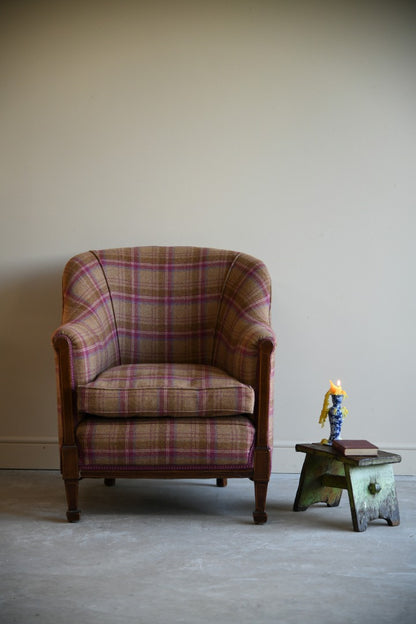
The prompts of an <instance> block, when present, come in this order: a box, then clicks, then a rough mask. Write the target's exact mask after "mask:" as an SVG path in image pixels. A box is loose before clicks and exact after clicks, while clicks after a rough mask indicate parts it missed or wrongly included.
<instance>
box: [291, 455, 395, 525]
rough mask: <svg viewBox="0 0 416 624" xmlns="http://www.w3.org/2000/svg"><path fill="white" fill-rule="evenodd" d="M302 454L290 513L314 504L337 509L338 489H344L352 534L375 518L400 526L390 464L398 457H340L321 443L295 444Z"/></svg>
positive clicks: (340, 492) (339, 490)
mask: <svg viewBox="0 0 416 624" xmlns="http://www.w3.org/2000/svg"><path fill="white" fill-rule="evenodd" d="M296 450H297V451H299V452H302V453H306V457H305V461H304V463H303V468H302V473H301V475H300V480H299V487H298V491H297V493H296V498H295V502H294V505H293V510H294V511H305V509H307V508H308V507H309V506H310V505H313V504H314V503H326V504H327V506H328V507H337V506H338V505H339V502H340V500H341V495H342V490H348V497H349V501H350V508H351V516H352V524H353V527H354V531H365V530H366V528H367V524H368V522H370V520H375V519H376V518H383V519H384V520H387V523H388V524H389V525H390V526H397V525H398V524H400V515H399V505H398V503H397V496H396V486H395V482H394V473H393V467H392V464H394V463H397V462H400V461H401V459H402V458H401V457H400V455H396V454H395V453H387V452H385V451H379V452H378V455H376V456H372V457H370V456H366V457H356V456H353V457H351V456H350V457H344V456H343V455H340V454H339V453H337V452H336V451H334V450H333V448H332V447H331V446H328V445H325V444H296Z"/></svg>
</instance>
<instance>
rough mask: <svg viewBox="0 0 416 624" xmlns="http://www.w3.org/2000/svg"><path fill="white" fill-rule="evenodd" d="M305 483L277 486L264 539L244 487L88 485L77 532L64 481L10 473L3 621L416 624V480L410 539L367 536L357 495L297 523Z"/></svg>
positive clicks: (5, 486) (400, 488) (2, 496)
mask: <svg viewBox="0 0 416 624" xmlns="http://www.w3.org/2000/svg"><path fill="white" fill-rule="evenodd" d="M297 483H298V475H273V477H272V481H271V484H270V488H269V496H268V506H267V509H268V513H269V522H268V523H267V524H266V525H264V526H255V525H254V524H252V521H251V512H252V509H253V485H252V483H251V482H249V481H247V480H230V481H229V483H228V487H227V488H217V487H215V484H214V482H213V481H148V480H146V481H129V480H120V481H118V482H117V485H116V487H115V488H106V487H105V486H104V485H103V483H102V482H101V481H95V480H84V481H82V482H81V485H80V492H81V501H80V502H81V509H82V510H83V513H82V516H81V522H79V523H78V524H69V523H67V522H66V520H65V500H64V490H63V484H62V481H61V478H60V475H59V474H58V473H57V472H54V471H13V470H4V471H0V510H1V516H0V545H1V551H0V553H1V554H0V556H1V566H0V622H1V624H32V623H37V624H59V623H69V622H78V623H79V624H84V623H85V624H95V623H96V622H97V623H98V622H99V623H100V624H124V623H134V624H165V623H167V624H168V623H173V624H177V623H178V624H179V623H181V624H198V623H208V622H209V623H218V624H229V623H233V624H246V623H247V624H248V623H250V624H253V623H254V624H262V623H264V622H267V623H268V622H270V623H279V624H291V623H293V624H298V623H303V622H306V623H308V624H315V623H318V622H319V623H320V624H326V623H329V622H331V623H332V622H342V624H349V623H350V624H353V623H360V624H373V623H374V624H383V623H386V624H391V623H392V622H398V623H400V624H410V622H414V621H415V612H416V496H415V493H416V478H415V477H397V478H396V485H397V493H398V499H399V506H400V514H401V524H400V526H398V527H389V526H388V525H387V523H386V522H385V521H383V520H376V521H373V522H371V523H370V525H369V527H368V529H367V531H365V532H363V533H355V532H353V530H352V524H351V517H350V510H349V505H348V497H347V495H346V493H344V494H343V497H342V500H341V505H340V506H339V507H338V508H327V507H326V506H323V505H316V506H313V507H311V508H309V509H308V510H307V511H305V512H298V513H295V512H293V511H292V505H293V500H294V496H295V493H296V488H297Z"/></svg>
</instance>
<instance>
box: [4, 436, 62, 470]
mask: <svg viewBox="0 0 416 624" xmlns="http://www.w3.org/2000/svg"><path fill="white" fill-rule="evenodd" d="M0 468H2V469H4V468H15V469H21V470H59V444H58V441H57V439H56V438H35V437H33V438H29V437H25V438H0Z"/></svg>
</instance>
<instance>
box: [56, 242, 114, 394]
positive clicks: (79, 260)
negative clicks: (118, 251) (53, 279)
mask: <svg viewBox="0 0 416 624" xmlns="http://www.w3.org/2000/svg"><path fill="white" fill-rule="evenodd" d="M62 291H63V303H64V305H63V314H62V325H61V327H59V328H58V329H57V330H56V332H55V333H54V335H53V337H52V340H53V342H55V341H56V340H57V339H58V338H60V337H62V336H63V337H64V338H65V339H66V340H67V342H68V343H69V345H70V348H71V356H72V361H71V364H72V376H73V386H74V387H76V385H77V384H79V383H87V382H88V381H91V380H92V379H94V378H95V377H96V376H97V375H98V374H99V373H101V372H102V371H103V370H106V369H107V368H110V367H111V366H115V365H117V364H119V363H120V354H119V348H118V340H117V329H116V324H115V319H114V313H113V309H112V304H111V296H110V293H109V291H108V287H107V283H106V279H105V276H104V274H103V271H102V269H101V267H100V265H99V263H98V262H97V260H96V258H95V257H94V256H93V255H92V254H91V253H90V252H86V253H83V254H80V255H79V256H76V257H75V258H72V260H70V261H69V262H68V264H67V265H66V267H65V270H64V274H63V280H62Z"/></svg>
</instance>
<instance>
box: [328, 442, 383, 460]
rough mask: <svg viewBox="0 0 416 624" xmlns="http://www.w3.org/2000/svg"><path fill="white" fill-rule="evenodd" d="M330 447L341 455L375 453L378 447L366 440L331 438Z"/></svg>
mask: <svg viewBox="0 0 416 624" xmlns="http://www.w3.org/2000/svg"><path fill="white" fill-rule="evenodd" d="M332 448H333V449H335V450H336V451H338V452H339V453H341V454H342V455H364V456H365V455H377V453H378V447H377V446H375V445H374V444H371V442H369V441H368V440H333V441H332Z"/></svg>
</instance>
